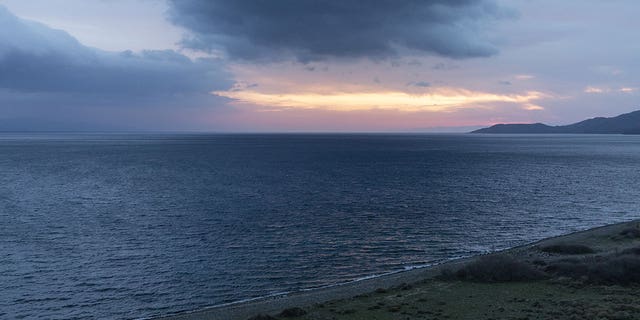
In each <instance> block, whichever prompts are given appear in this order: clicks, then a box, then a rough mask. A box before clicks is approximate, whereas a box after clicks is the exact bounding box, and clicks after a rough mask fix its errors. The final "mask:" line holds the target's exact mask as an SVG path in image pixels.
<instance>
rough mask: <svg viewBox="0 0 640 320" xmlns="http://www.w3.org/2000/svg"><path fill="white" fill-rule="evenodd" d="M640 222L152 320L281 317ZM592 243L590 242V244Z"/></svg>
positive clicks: (229, 319)
mask: <svg viewBox="0 0 640 320" xmlns="http://www.w3.org/2000/svg"><path fill="white" fill-rule="evenodd" d="M639 223H640V219H634V220H630V221H626V222H619V223H614V224H608V225H603V226H599V227H594V228H590V229H586V230H579V231H575V232H571V233H568V234H563V235H558V236H553V237H549V238H544V239H541V240H538V241H534V242H531V243H527V244H523V245H519V246H515V247H512V248H508V249H504V250H499V251H493V252H490V253H487V254H480V255H474V256H468V257H461V258H453V259H451V260H446V261H443V262H440V263H436V264H433V265H426V266H419V267H415V268H412V269H409V270H398V271H395V272H390V273H384V274H380V275H373V276H370V277H365V278H362V279H357V280H353V281H349V282H345V283H339V284H335V285H330V286H326V287H320V288H311V289H303V290H299V291H293V292H288V293H279V294H274V295H270V296H265V297H257V298H252V299H247V300H243V301H237V302H230V303H226V304H222V305H216V306H212V307H206V308H203V309H197V310H193V311H185V312H180V313H176V314H169V315H162V316H157V317H149V318H146V319H153V320H204V319H207V320H218V319H220V320H223V319H224V320H234V319H238V320H246V319H248V318H250V317H252V316H255V315H257V314H277V313H279V312H281V311H282V310H284V309H288V308H295V307H309V306H313V305H318V304H323V303H326V302H329V301H335V300H342V299H349V298H354V297H358V296H361V295H366V294H369V293H372V292H375V291H376V290H379V289H385V290H386V289H389V288H396V287H399V286H403V285H407V284H413V283H418V282H421V281H425V280H430V279H434V278H435V277H436V276H438V275H441V274H442V271H443V270H445V269H448V270H450V269H454V270H455V269H459V268H461V267H462V266H464V265H467V264H469V263H472V262H475V261H477V260H478V259H480V258H481V257H486V256H493V255H499V254H513V255H523V254H525V252H527V251H529V250H531V249H532V248H535V247H538V246H546V245H553V244H557V243H563V242H585V240H588V239H595V238H598V237H602V236H607V235H610V234H612V233H613V234H615V233H616V232H619V230H624V229H625V228H629V227H630V226H636V225H638V224H639ZM587 242H588V241H587Z"/></svg>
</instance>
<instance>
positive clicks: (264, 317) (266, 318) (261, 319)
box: [248, 314, 278, 320]
mask: <svg viewBox="0 0 640 320" xmlns="http://www.w3.org/2000/svg"><path fill="white" fill-rule="evenodd" d="M248 320H278V319H276V318H274V317H272V316H270V315H268V314H258V315H255V316H253V317H251V318H249V319H248Z"/></svg>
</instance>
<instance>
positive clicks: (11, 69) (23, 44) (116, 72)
mask: <svg viewBox="0 0 640 320" xmlns="http://www.w3.org/2000/svg"><path fill="white" fill-rule="evenodd" d="M228 78H229V75H228V74H227V73H226V72H225V71H224V69H223V67H222V65H221V63H219V62H217V61H215V60H205V59H199V60H195V61H192V60H191V59H189V58H187V57H186V56H184V55H181V54H179V53H177V52H175V51H172V50H163V51H143V52H141V53H133V52H129V51H127V52H122V53H114V52H106V51H101V50H98V49H94V48H89V47H86V46H83V45H82V44H80V43H79V42H78V41H77V40H76V39H75V38H73V37H72V36H70V35H69V34H67V33H66V32H64V31H60V30H54V29H51V28H49V27H47V26H45V25H42V24H39V23H36V22H31V21H26V20H22V19H19V18H17V17H16V16H14V15H13V14H11V13H10V12H9V11H8V10H6V9H5V8H4V7H2V6H0V89H4V90H5V91H6V90H10V91H13V92H23V93H30V94H32V93H55V94H73V95H74V96H75V97H76V99H77V98H78V97H83V96H86V97H87V98H88V99H93V98H96V97H103V98H104V97H108V98H109V99H110V103H111V104H113V105H118V104H120V103H125V102H126V104H127V105H129V106H130V102H131V101H130V99H134V98H141V97H142V98H153V97H157V96H171V95H189V94H198V93H201V94H205V93H207V92H209V91H212V90H218V89H224V88H227V87H228V86H229V85H230V81H229V80H228ZM50 103H52V104H55V101H51V102H50Z"/></svg>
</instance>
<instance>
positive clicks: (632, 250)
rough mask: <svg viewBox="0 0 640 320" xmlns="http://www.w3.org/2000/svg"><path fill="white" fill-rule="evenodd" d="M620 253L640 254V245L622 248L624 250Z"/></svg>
mask: <svg viewBox="0 0 640 320" xmlns="http://www.w3.org/2000/svg"><path fill="white" fill-rule="evenodd" d="M620 254H623V255H624V254H634V255H640V247H634V248H629V249H624V250H622V252H620Z"/></svg>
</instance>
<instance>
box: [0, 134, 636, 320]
mask: <svg viewBox="0 0 640 320" xmlns="http://www.w3.org/2000/svg"><path fill="white" fill-rule="evenodd" d="M639 164H640V136H617V135H616V136H598V135H580V136H578V135H539V136H538V135H528V136H527V135H524V136H517V135H508V136H484V135H356V134H352V135H338V134H336V135H275V134H274V135H204V134H202V135H187V134H180V135H169V134H164V135H160V134H155V135H152V134H149V135H141V134H131V135H125V134H121V135H118V134H86V135H80V134H0V318H8V319H12V318H27V319H37V318H42V319H73V318H83V319H84V318H100V319H122V318H140V317H150V316H154V315H162V314H168V313H173V312H179V311H184V310H193V309H198V308H202V307H206V306H212V305H217V304H222V303H228V302H233V301H238V300H242V299H247V298H253V297H259V296H264V295H269V294H274V293H279V292H286V291H292V290H300V289H304V288H313V287H319V286H325V285H332V284H336V283H342V282H345V281H350V280H354V279H358V278H362V277H365V276H370V275H375V274H381V273H385V272H393V271H397V270H401V269H403V268H408V267H412V266H421V265H428V264H433V263H438V262H441V261H445V260H447V259H451V258H455V257H460V256H467V255H473V254H478V253H483V252H487V251H491V250H498V249H504V248H508V247H511V246H515V245H519V244H524V243H527V242H531V241H534V240H537V239H541V238H544V237H548V236H552V235H558V234H562V233H566V232H570V231H575V230H579V229H585V228H589V227H594V226H598V225H601V224H605V223H610V222H617V221H623V220H627V219H632V218H638V217H640V215H639V214H640V212H639V211H640V210H639V208H640V206H639V205H638V201H639V200H638V199H640V167H639Z"/></svg>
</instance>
